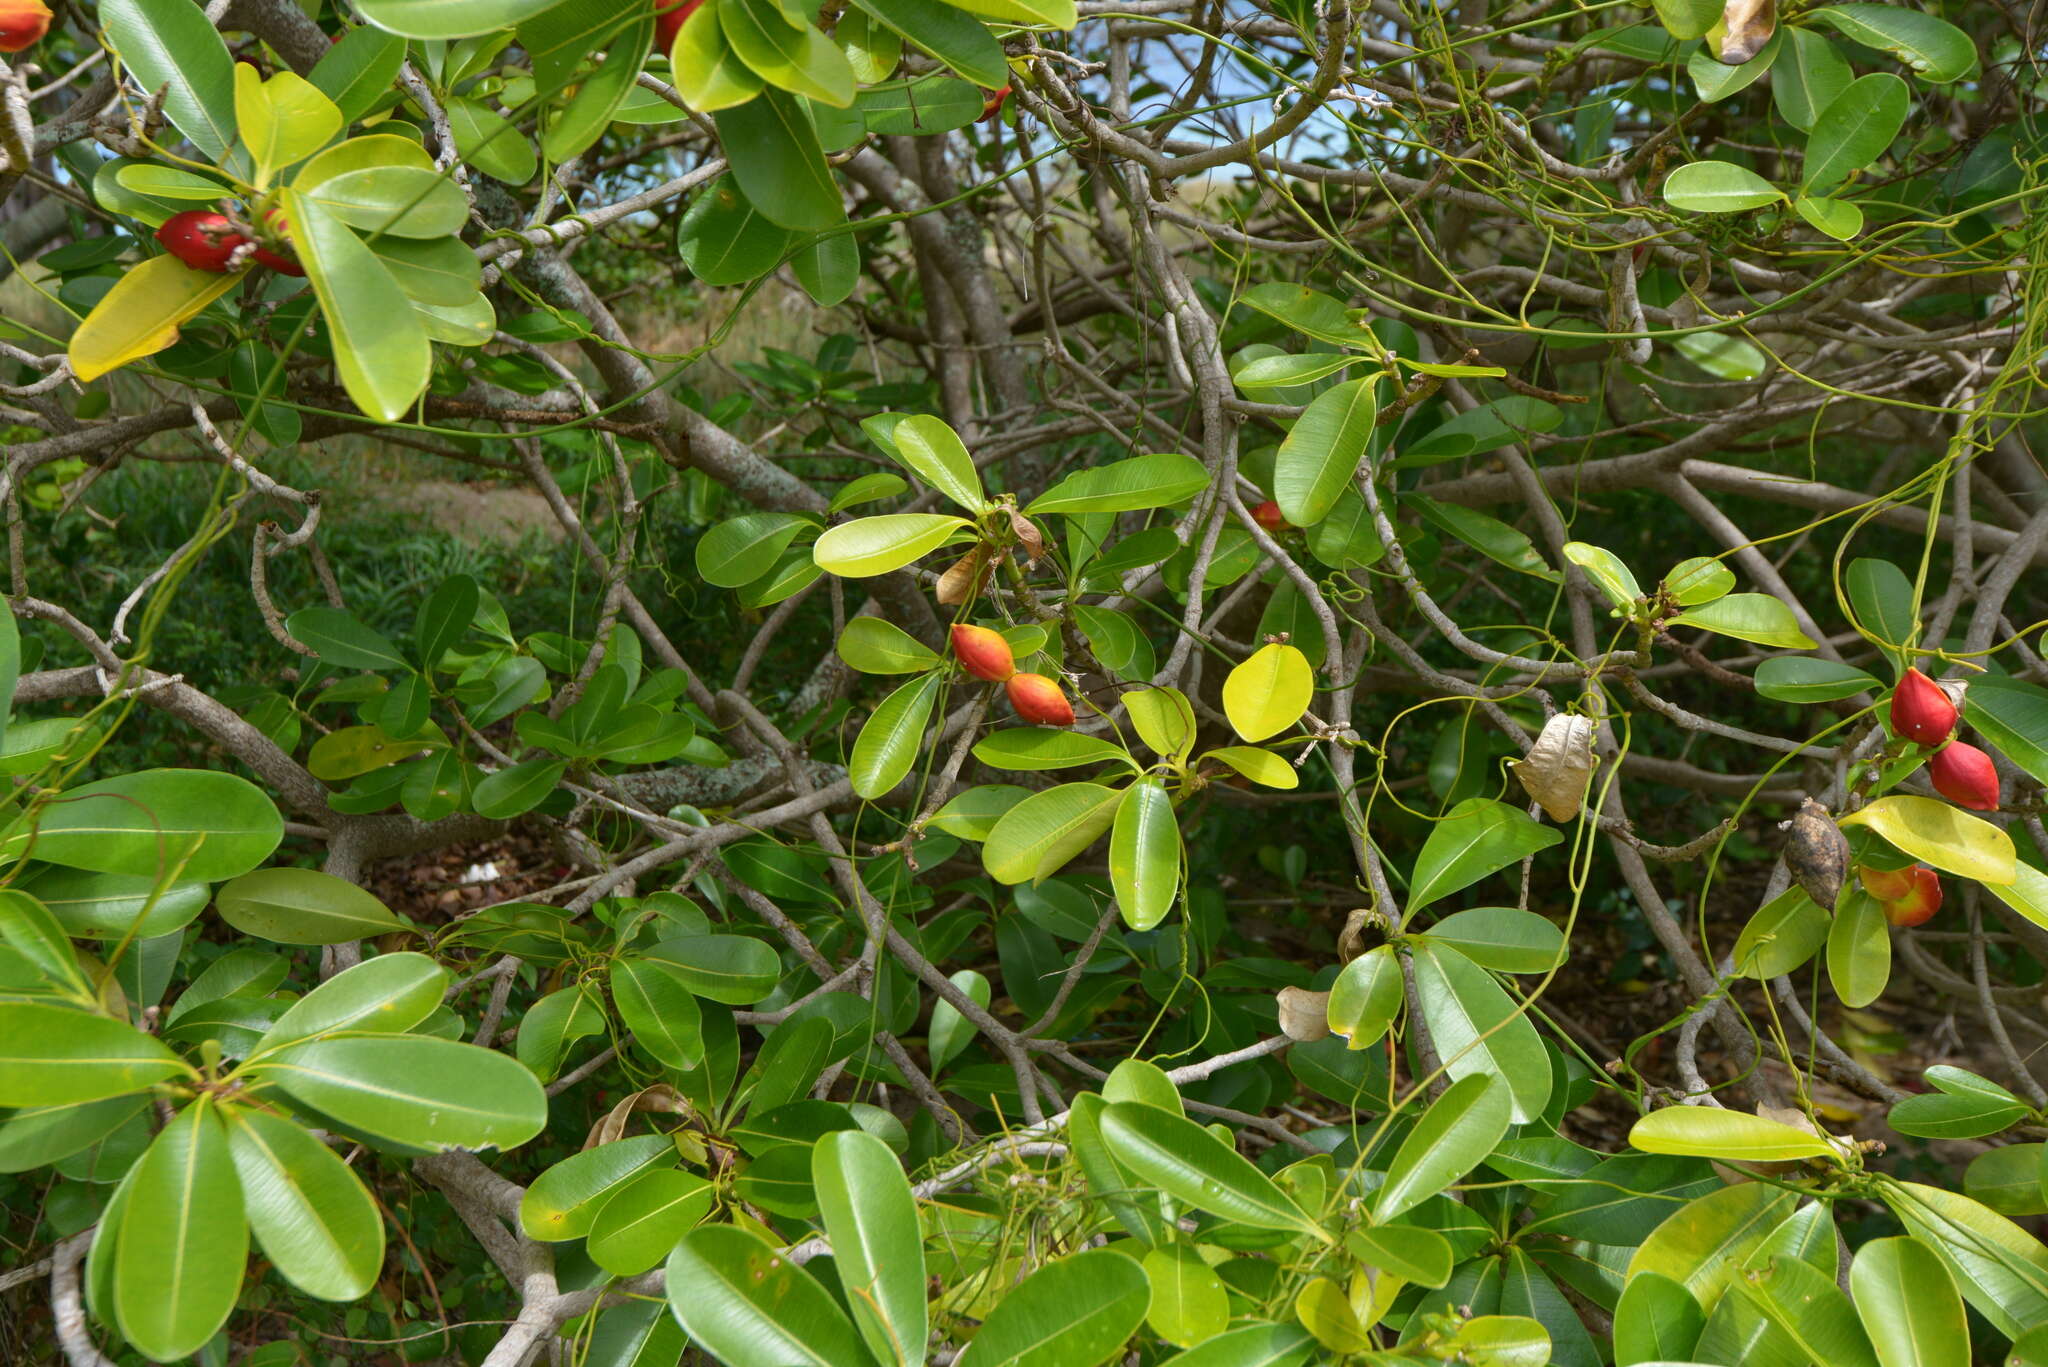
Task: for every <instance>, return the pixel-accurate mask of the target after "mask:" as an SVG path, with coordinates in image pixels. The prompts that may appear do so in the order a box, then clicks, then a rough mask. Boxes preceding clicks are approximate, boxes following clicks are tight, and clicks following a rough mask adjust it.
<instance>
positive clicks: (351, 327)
mask: <svg viewBox="0 0 2048 1367" xmlns="http://www.w3.org/2000/svg"><path fill="white" fill-rule="evenodd" d="M460 198H461V196H460V195H459V194H458V195H457V199H458V200H460ZM284 211H285V217H286V218H287V219H289V220H290V222H291V225H292V244H293V245H294V246H295V247H297V248H298V251H299V260H300V262H301V263H302V264H303V265H304V266H305V268H306V277H307V279H308V280H310V281H311V282H312V285H313V292H314V293H315V294H316V295H317V296H319V299H320V312H321V314H322V315H323V316H324V317H325V318H326V320H327V328H328V335H329V338H330V340H331V341H332V343H333V347H334V360H335V366H336V368H337V369H338V370H339V371H340V372H341V382H342V386H343V387H344V388H345V389H347V390H348V395H349V397H350V398H351V399H353V400H355V404H356V407H358V408H360V409H362V410H363V412H365V413H366V414H368V415H369V416H370V417H372V418H375V419H377V420H378V421H379V422H397V421H398V420H399V419H400V418H401V417H403V416H404V415H405V411H406V410H407V409H408V408H410V407H411V406H412V403H413V400H414V399H416V398H418V397H419V395H420V391H421V390H423V389H425V388H426V385H427V377H428V375H429V374H430V373H431V372H432V371H433V366H434V350H433V347H432V346H431V345H430V344H429V343H428V341H427V334H426V331H425V329H424V328H423V327H422V326H421V324H420V321H419V315H418V314H417V313H416V312H415V311H414V309H413V307H412V305H411V304H410V303H409V302H407V300H406V297H405V291H403V290H401V289H400V288H399V287H398V281H397V280H396V279H394V278H393V277H392V274H391V272H390V271H389V270H386V269H385V267H384V263H383V262H381V261H379V260H378V259H377V256H376V254H375V253H374V252H372V251H371V250H370V249H369V248H368V247H366V246H364V245H363V242H362V239H361V238H359V237H357V236H356V235H355V233H354V232H353V231H352V230H351V229H350V228H349V227H348V226H347V225H346V224H344V223H343V222H341V221H340V220H339V219H337V218H335V217H333V216H332V215H330V214H329V213H327V212H326V211H325V210H324V209H321V208H320V207H318V206H317V205H315V204H313V203H312V202H311V201H310V200H309V199H307V198H306V197H305V196H304V195H302V194H300V193H299V191H298V190H297V189H296V188H294V187H290V186H288V187H286V189H285V190H284Z"/></svg>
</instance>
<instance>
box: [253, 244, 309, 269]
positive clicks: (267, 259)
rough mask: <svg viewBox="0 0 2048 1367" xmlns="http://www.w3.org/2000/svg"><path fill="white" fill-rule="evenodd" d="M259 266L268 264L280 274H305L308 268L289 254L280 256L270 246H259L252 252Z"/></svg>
mask: <svg viewBox="0 0 2048 1367" xmlns="http://www.w3.org/2000/svg"><path fill="white" fill-rule="evenodd" d="M250 255H251V256H253V257H254V258H255V259H256V264H257V265H259V266H268V267H270V269H272V270H274V271H276V272H277V273H278V274H279V275H304V274H305V273H306V268H305V267H304V266H301V265H300V264H299V263H298V262H296V261H294V260H292V259H291V258H290V257H288V256H279V255H278V254H277V253H276V252H274V251H272V250H270V248H268V247H258V248H257V249H256V250H255V251H253V252H251V253H250Z"/></svg>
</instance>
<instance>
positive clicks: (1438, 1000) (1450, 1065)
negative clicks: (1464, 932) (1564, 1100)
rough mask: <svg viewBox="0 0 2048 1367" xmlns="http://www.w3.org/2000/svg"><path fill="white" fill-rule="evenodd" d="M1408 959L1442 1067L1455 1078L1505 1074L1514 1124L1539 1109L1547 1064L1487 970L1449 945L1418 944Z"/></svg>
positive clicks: (1547, 1082) (1531, 1031) (1545, 1096)
mask: <svg viewBox="0 0 2048 1367" xmlns="http://www.w3.org/2000/svg"><path fill="white" fill-rule="evenodd" d="M1410 962H1411V963H1412V965H1413V967H1414V971H1415V988H1416V997H1417V1000H1418V1001H1419V1003H1420V1005H1421V1007H1422V1015H1423V1019H1424V1020H1425V1021H1426V1022H1428V1025H1429V1030H1430V1035H1431V1037H1432V1038H1433V1040H1434V1041H1435V1044H1436V1049H1437V1054H1438V1057H1439V1058H1441V1059H1442V1060H1443V1065H1444V1070H1445V1071H1446V1072H1448V1073H1449V1074H1450V1075H1451V1076H1452V1077H1454V1078H1466V1077H1473V1076H1500V1077H1502V1078H1504V1079H1505V1080H1506V1082H1507V1087H1508V1093H1509V1101H1510V1107H1509V1109H1510V1111H1511V1113H1512V1116H1513V1119H1514V1121H1515V1123H1516V1124H1518V1125H1521V1124H1527V1123H1528V1122H1529V1121H1531V1120H1534V1119H1535V1118H1536V1117H1537V1116H1539V1115H1541V1114H1542V1113H1543V1108H1544V1107H1545V1105H1546V1104H1548V1102H1549V1100H1550V1088H1551V1070H1550V1065H1549V1056H1548V1055H1547V1054H1546V1053H1545V1052H1544V1049H1543V1041H1542V1039H1541V1038H1540V1037H1539V1036H1538V1035H1537V1033H1536V1027H1535V1026H1533V1025H1531V1024H1530V1023H1529V1018H1528V1016H1527V1015H1526V1014H1525V1013H1523V1012H1522V1011H1521V1009H1520V1008H1519V1007H1517V1006H1516V1005H1515V1003H1514V1002H1513V1001H1512V1000H1510V999H1509V997H1508V994H1507V993H1506V992H1504V991H1502V990H1501V987H1500V984H1499V983H1497V982H1496V981H1495V980H1494V978H1493V976H1492V975H1491V974H1489V973H1488V972H1487V971H1486V970H1485V969H1483V968H1481V967H1479V965H1477V964H1475V963H1473V962H1472V961H1471V960H1470V959H1467V958H1466V957H1465V956H1464V955H1462V954H1460V953H1458V952H1457V951H1456V950H1454V949H1451V948H1449V947H1448V946H1444V945H1432V944H1421V945H1418V946H1416V948H1415V950H1414V953H1413V954H1412V956H1411V960H1410Z"/></svg>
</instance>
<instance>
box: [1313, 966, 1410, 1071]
mask: <svg viewBox="0 0 2048 1367" xmlns="http://www.w3.org/2000/svg"><path fill="white" fill-rule="evenodd" d="M1401 993H1402V987H1401V964H1400V961H1399V960H1398V959H1396V958H1395V957H1394V947H1393V946H1392V945H1378V946H1376V947H1374V948H1372V949H1369V950H1367V951H1366V952H1365V953H1363V954H1361V955H1359V956H1358V957H1357V958H1355V959H1353V960H1352V961H1351V962H1350V963H1348V964H1346V965H1344V971H1343V972H1341V973H1339V974H1338V975H1337V980H1336V981H1335V982H1333V983H1331V984H1330V1001H1329V1006H1328V1009H1327V1015H1328V1020H1329V1026H1330V1032H1331V1033H1332V1034H1335V1035H1341V1036H1343V1037H1344V1039H1345V1041H1346V1043H1347V1044H1348V1045H1349V1046H1350V1047H1351V1048H1353V1049H1363V1048H1366V1047H1367V1046H1368V1045H1372V1044H1377V1043H1378V1042H1379V1040H1380V1037H1381V1036H1383V1035H1385V1034H1386V1033H1387V1029H1388V1027H1390V1026H1391V1025H1392V1024H1393V1023H1394V1018H1395V1016H1397V1015H1399V1014H1400V1011H1401V1002H1402V996H1401Z"/></svg>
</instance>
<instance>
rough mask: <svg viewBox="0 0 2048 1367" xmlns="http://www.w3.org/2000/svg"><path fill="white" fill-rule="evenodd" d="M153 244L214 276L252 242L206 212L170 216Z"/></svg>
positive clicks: (189, 211)
mask: <svg viewBox="0 0 2048 1367" xmlns="http://www.w3.org/2000/svg"><path fill="white" fill-rule="evenodd" d="M0 3H4V0H0ZM156 240H157V241H159V242H161V243H163V244H164V250H165V251H167V252H169V253H170V254H171V255H172V256H175V257H177V258H178V259H179V260H180V261H182V262H184V263H185V264H186V265H188V266H192V267H195V268H196V269H198V270H202V271H212V272H214V273H215V274H220V273H222V272H224V271H226V270H228V269H229V268H230V267H231V266H232V265H233V264H234V259H235V252H236V251H237V250H238V249H240V248H242V247H244V246H249V245H251V239H249V238H248V237H246V236H244V235H243V234H241V233H238V232H236V231H235V225H234V224H233V223H232V222H231V221H229V219H228V216H227V215H226V214H216V213H213V212H211V211H209V210H206V209H187V210H186V211H185V212H184V213H182V214H172V215H171V216H170V217H169V218H167V219H165V220H164V226H163V227H161V228H158V229H157V230H156Z"/></svg>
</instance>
